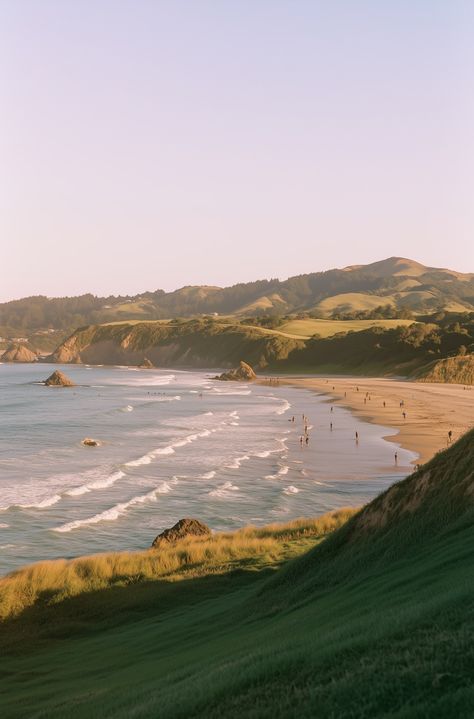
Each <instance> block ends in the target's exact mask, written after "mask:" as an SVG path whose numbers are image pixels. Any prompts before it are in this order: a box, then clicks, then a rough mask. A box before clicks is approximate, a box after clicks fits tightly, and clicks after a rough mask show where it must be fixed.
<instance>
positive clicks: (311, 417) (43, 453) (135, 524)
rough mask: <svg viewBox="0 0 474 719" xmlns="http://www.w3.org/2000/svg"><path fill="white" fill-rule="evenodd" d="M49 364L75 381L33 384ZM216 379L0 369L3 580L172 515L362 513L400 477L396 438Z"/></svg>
mask: <svg viewBox="0 0 474 719" xmlns="http://www.w3.org/2000/svg"><path fill="white" fill-rule="evenodd" d="M55 369H61V370H63V371H64V372H65V373H66V374H67V375H68V376H69V377H70V378H71V379H72V380H73V381H74V382H75V383H76V386H75V387H70V388H62V387H45V386H44V385H42V384H40V382H41V380H43V379H45V378H46V377H48V375H49V374H51V372H53V371H54V370H55ZM215 374H216V371H209V372H204V371H180V370H149V369H148V370H145V369H138V368H131V367H97V366H94V367H92V366H91V367H88V366H80V365H73V366H70V365H68V366H66V367H58V365H47V364H25V365H12V364H0V574H5V573H6V572H9V571H11V570H13V569H16V568H18V567H19V566H21V565H25V564H29V563H32V562H35V561H38V560H42V559H52V558H57V557H74V556H78V555H83V554H91V553H95V552H104V551H120V550H133V549H141V548H146V547H149V546H150V545H151V543H152V541H153V539H154V538H155V536H156V535H157V534H158V533H159V532H161V531H162V530H163V529H165V528H166V527H170V526H172V525H173V524H174V523H175V522H176V521H177V520H178V519H180V518H182V517H195V518H197V519H200V520H202V521H204V522H206V523H207V524H209V526H210V527H211V528H212V529H213V530H232V529H236V528H238V527H241V526H243V525H246V524H255V525H263V524H267V523H270V522H277V521H288V520H290V519H293V518H296V517H301V516H316V515H319V514H322V513H324V512H327V511H328V510H331V509H335V508H337V507H342V506H356V505H361V504H363V503H365V502H367V501H368V500H370V499H371V498H372V497H374V496H375V495H376V494H378V493H379V492H381V491H382V490H384V489H385V488H387V487H388V486H389V485H390V484H392V483H393V482H394V481H397V480H399V479H401V478H402V477H404V476H405V475H407V474H408V473H409V472H410V469H411V465H410V462H412V461H413V460H414V459H416V455H414V454H413V453H412V452H409V451H406V450H403V449H400V448H398V449H397V446H396V445H395V444H394V443H393V442H388V441H386V440H385V439H384V436H386V435H389V434H394V431H393V430H390V429H389V428H387V427H382V426H380V425H374V424H369V423H367V422H364V421H362V420H361V419H359V418H357V417H355V416H354V415H352V414H351V412H350V411H349V410H347V409H345V408H342V407H338V406H334V407H333V406H332V405H331V403H330V402H328V400H327V397H325V396H323V395H317V394H315V393H313V392H310V391H308V390H304V389H297V388H293V387H289V386H266V385H265V386H263V385H259V384H248V385H247V384H241V383H224V382H219V381H216V380H214V379H212V377H213V376H214V375H215ZM303 416H305V417H307V419H306V420H303ZM293 418H294V421H292V419H293ZM305 422H306V424H307V425H308V434H309V443H308V444H306V443H305V442H304V443H303V445H302V446H301V444H300V436H301V435H302V433H303V431H304V427H303V425H304V423H305ZM331 423H332V428H331ZM356 432H358V435H359V441H358V442H356V441H355V433H356ZM86 437H89V438H94V439H97V440H98V441H99V442H100V446H98V447H86V446H84V445H83V444H82V440H83V439H85V438H86ZM396 449H397V451H398V463H397V464H395V461H394V453H395V450H396Z"/></svg>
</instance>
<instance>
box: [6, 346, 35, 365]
mask: <svg viewBox="0 0 474 719" xmlns="http://www.w3.org/2000/svg"><path fill="white" fill-rule="evenodd" d="M1 360H2V362H37V361H38V356H37V354H36V353H35V352H33V351H32V350H30V349H29V348H28V347H26V346H25V345H15V344H12V345H10V347H9V348H8V349H7V350H6V351H5V352H4V353H3V355H2V356H1Z"/></svg>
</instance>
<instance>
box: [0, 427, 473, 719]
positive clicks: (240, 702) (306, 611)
mask: <svg viewBox="0 0 474 719" xmlns="http://www.w3.org/2000/svg"><path fill="white" fill-rule="evenodd" d="M473 468H474V431H471V432H469V433H467V434H466V435H465V436H464V437H463V438H462V439H461V440H459V441H458V442H457V443H456V444H455V445H453V446H452V447H451V448H450V449H448V450H447V451H445V452H443V453H441V454H439V455H437V456H436V457H435V458H434V459H433V460H431V462H429V463H427V464H426V465H425V466H424V467H422V468H421V469H420V470H419V471H418V472H415V473H414V474H413V475H411V476H410V477H409V478H407V479H406V480H404V481H402V482H400V483H398V484H397V485H394V486H393V487H392V488H390V489H389V490H388V491H386V492H385V493H384V494H382V495H380V496H379V497H378V498H376V499H375V500H374V501H373V502H371V503H370V504H369V505H367V506H366V507H365V508H364V509H363V510H361V511H360V512H359V513H357V514H355V515H354V516H353V517H352V518H350V519H349V520H348V521H347V522H346V523H345V524H344V525H343V526H342V527H341V528H339V529H338V530H336V531H335V532H333V533H332V534H330V536H329V537H328V538H327V539H325V540H324V541H323V542H321V543H319V544H318V545H317V546H316V547H315V548H313V549H311V550H310V551H309V552H307V553H305V554H303V555H302V556H301V557H299V558H297V559H294V560H288V561H287V562H286V563H284V564H283V566H280V568H279V569H277V571H274V570H273V569H271V568H270V567H271V563H270V562H269V561H266V562H263V563H262V565H261V566H260V567H258V566H257V565H256V564H255V562H253V563H251V564H250V565H247V566H246V563H245V561H243V562H242V563H241V565H240V569H239V570H238V571H236V570H235V565H234V567H233V568H234V571H230V572H228V573H219V574H212V573H211V574H206V573H205V571H204V565H201V570H202V574H201V576H199V571H198V569H197V567H195V568H194V570H195V573H194V576H192V577H191V578H185V577H183V578H182V580H181V581H165V580H163V581H153V582H146V581H145V582H144V581H140V579H139V578H138V579H137V580H135V581H137V582H138V583H133V582H134V579H133V577H130V578H129V579H130V583H127V581H126V577H124V578H123V586H121V587H118V586H116V587H114V588H112V589H107V590H101V591H99V592H91V593H87V594H81V595H79V596H77V597H73V598H71V599H66V600H63V601H59V603H57V604H55V605H54V606H48V605H47V603H46V604H45V601H46V600H47V597H43V603H42V604H41V603H40V604H38V603H37V602H36V603H35V602H33V604H32V605H31V606H30V607H29V608H26V609H25V610H24V611H23V612H22V613H21V614H20V615H19V616H18V617H17V618H15V619H10V620H4V622H3V627H2V639H1V641H2V647H1V652H0V656H1V659H0V671H1V678H2V681H1V683H0V703H1V706H2V709H3V712H2V716H6V717H12V718H13V717H22V718H23V717H36V718H38V719H39V718H40V717H41V718H42V717H70V718H71V719H74V718H78V717H88V718H92V719H93V718H94V717H97V718H98V717H100V718H102V717H110V718H111V717H114V719H125V718H128V717H134V718H141V717H173V718H175V717H178V718H180V717H183V718H184V717H206V718H211V719H214V718H215V719H217V718H224V717H225V718H226V719H227V718H228V717H230V718H233V717H236V718H237V717H239V718H240V717H255V718H259V719H260V717H264V718H267V717H268V719H270V718H273V717H298V718H301V717H303V718H308V719H310V718H311V719H313V717H328V718H329V717H334V718H335V717H338V718H339V717H351V718H354V717H391V718H392V717H397V718H402V717H403V718H407V717H446V718H448V719H450V718H451V717H452V718H453V719H454V718H455V717H456V719H458V718H459V717H471V716H472V707H473V706H474V642H473V639H474V572H473V565H474V511H473V510H474V472H473ZM281 560H282V557H281V556H280V558H279V560H278V561H279V563H280V562H281ZM86 577H87V573H86ZM27 603H28V602H27Z"/></svg>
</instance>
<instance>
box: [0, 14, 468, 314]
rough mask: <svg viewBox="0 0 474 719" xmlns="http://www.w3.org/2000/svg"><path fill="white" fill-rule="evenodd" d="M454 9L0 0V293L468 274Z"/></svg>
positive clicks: (463, 95) (461, 70)
mask: <svg viewBox="0 0 474 719" xmlns="http://www.w3.org/2000/svg"><path fill="white" fill-rule="evenodd" d="M473 76H474V3H473V2H471V1H470V0H465V1H460V0H444V1H443V2H440V1H437V0H391V1H390V2H388V0H385V1H384V0H372V1H369V0H366V1H364V0H347V1H346V2H344V1H343V0H325V1H324V2H322V1H321V2H318V0H313V1H312V2H310V1H305V0H285V1H281V0H233V1H230V0H220V1H218V0H213V1H210V0H188V1H184V0H169V1H166V0H161V1H160V0H154V1H153V2H152V1H151V0H74V1H73V0H0V243H1V246H0V247H1V250H0V299H2V300H5V299H11V298H15V297H21V296H25V295H30V294H39V293H41V294H47V295H50V296H53V295H65V294H69V295H71V294H78V293H82V292H89V291H90V292H94V293H96V294H109V293H119V292H120V293H136V292H139V291H144V290H153V289H156V288H164V289H174V288H176V287H180V286H182V285H185V284H219V285H228V284H232V283H235V282H239V281H246V280H252V279H258V278H263V277H281V278H284V277H287V276H291V275H294V274H299V273H304V272H312V271H318V270H324V269H329V268H331V267H336V266H345V265H348V264H356V263H365V262H370V261H373V260H378V259H382V258H384V257H387V256H391V255H401V256H406V257H411V258H413V259H416V260H418V261H421V262H424V263H426V264H430V265H438V266H448V267H451V268H453V269H457V270H460V271H465V272H474V249H473V248H474V242H473V237H472V235H473V226H474V202H473V189H474V131H473V128H474V93H473V81H472V78H473Z"/></svg>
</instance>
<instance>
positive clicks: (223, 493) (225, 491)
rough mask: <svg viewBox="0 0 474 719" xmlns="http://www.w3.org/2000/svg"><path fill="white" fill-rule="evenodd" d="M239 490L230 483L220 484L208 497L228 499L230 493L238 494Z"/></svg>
mask: <svg viewBox="0 0 474 719" xmlns="http://www.w3.org/2000/svg"><path fill="white" fill-rule="evenodd" d="M238 491H239V488H238V487H237V486H236V485H235V484H232V482H225V483H224V484H220V485H219V486H218V487H216V489H213V490H211V491H210V492H209V496H210V497H222V498H225V497H228V496H229V493H230V492H238Z"/></svg>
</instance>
